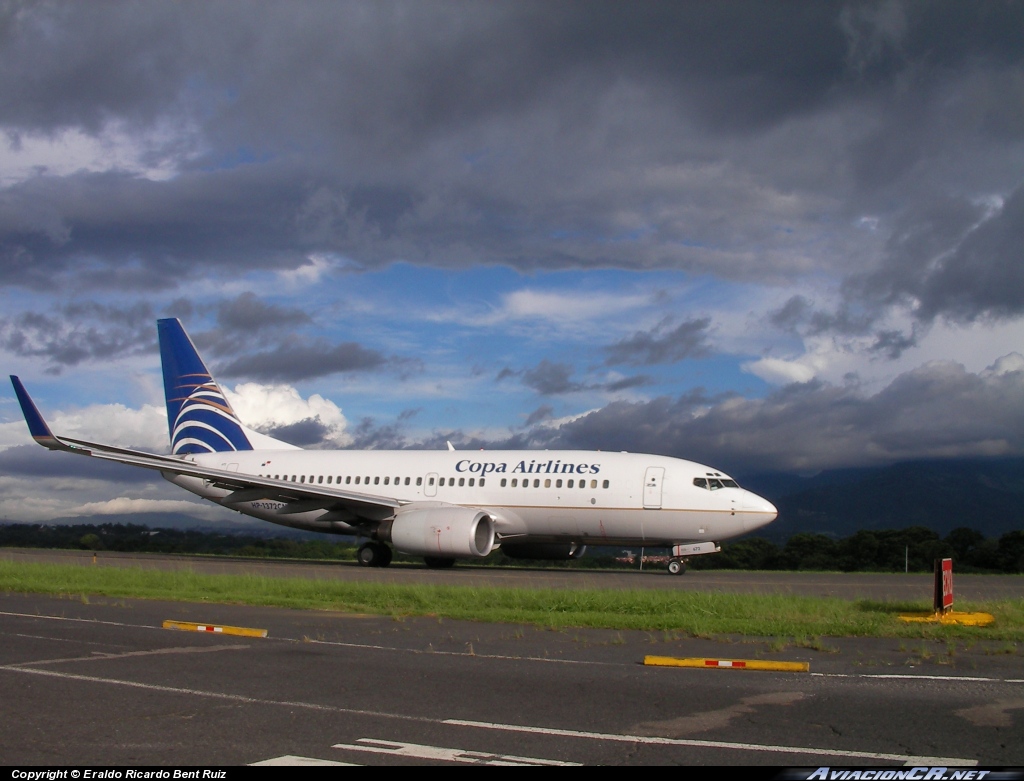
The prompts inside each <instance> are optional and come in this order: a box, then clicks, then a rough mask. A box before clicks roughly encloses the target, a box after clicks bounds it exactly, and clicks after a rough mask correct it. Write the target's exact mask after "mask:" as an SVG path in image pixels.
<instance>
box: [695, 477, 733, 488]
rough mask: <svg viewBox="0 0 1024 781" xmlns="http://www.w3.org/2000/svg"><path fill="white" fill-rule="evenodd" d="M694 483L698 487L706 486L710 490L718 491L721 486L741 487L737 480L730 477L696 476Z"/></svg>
mask: <svg viewBox="0 0 1024 781" xmlns="http://www.w3.org/2000/svg"><path fill="white" fill-rule="evenodd" d="M693 484H694V485H695V486H697V487H698V488H706V489H707V490H708V491H717V490H718V489H719V488H739V485H738V484H737V483H736V481H735V480H730V479H729V478H728V477H695V478H693Z"/></svg>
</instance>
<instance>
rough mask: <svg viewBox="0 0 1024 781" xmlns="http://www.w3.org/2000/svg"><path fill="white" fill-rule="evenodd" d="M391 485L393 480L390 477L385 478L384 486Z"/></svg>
mask: <svg viewBox="0 0 1024 781" xmlns="http://www.w3.org/2000/svg"><path fill="white" fill-rule="evenodd" d="M390 484H391V478H390V477H385V478H384V485H390Z"/></svg>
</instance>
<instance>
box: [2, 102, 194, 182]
mask: <svg viewBox="0 0 1024 781" xmlns="http://www.w3.org/2000/svg"><path fill="white" fill-rule="evenodd" d="M172 124H173V127H172ZM0 132H2V129H0ZM196 138H197V131H196V128H195V127H190V126H189V123H187V122H185V121H184V120H183V119H181V118H177V119H175V121H174V122H173V123H171V122H170V121H169V120H168V121H166V122H162V123H158V124H157V125H155V126H154V127H152V128H150V129H149V130H145V131H140V130H139V129H138V128H134V127H126V126H122V125H121V124H119V123H109V124H108V125H106V126H105V127H104V128H103V130H101V131H100V132H99V133H97V134H91V133H86V132H84V131H83V130H81V129H79V128H66V129H64V130H61V131H58V132H55V133H31V134H29V133H24V132H21V131H18V132H15V131H7V132H6V133H5V134H3V135H0V187H10V186H12V185H15V184H18V183H19V182H23V181H25V180H27V179H31V178H33V177H35V176H39V175H44V174H45V175H49V176H68V175H70V174H75V173H79V172H87V173H98V172H104V171H119V172H123V173H130V174H135V175H136V176H140V177H143V178H145V179H150V180H152V181H164V180H167V179H171V178H173V177H174V176H175V175H177V173H178V166H179V165H180V163H181V162H182V161H183V160H185V159H188V158H191V157H194V156H196V155H197V154H198V152H199V150H198V148H197V144H196V141H195V139H196Z"/></svg>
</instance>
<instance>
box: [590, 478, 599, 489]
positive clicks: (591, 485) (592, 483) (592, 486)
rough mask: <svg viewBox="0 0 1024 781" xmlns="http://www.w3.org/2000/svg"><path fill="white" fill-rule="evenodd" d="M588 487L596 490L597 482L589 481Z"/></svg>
mask: <svg viewBox="0 0 1024 781" xmlns="http://www.w3.org/2000/svg"><path fill="white" fill-rule="evenodd" d="M590 487H591V488H597V480H591V481H590Z"/></svg>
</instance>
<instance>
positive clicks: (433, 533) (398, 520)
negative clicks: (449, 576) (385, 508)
mask: <svg viewBox="0 0 1024 781" xmlns="http://www.w3.org/2000/svg"><path fill="white" fill-rule="evenodd" d="M389 536H390V538H391V542H392V544H394V546H395V549H396V550H398V551H401V552H402V553H408V554H410V555H413V556H431V557H436V558H456V559H460V558H461V559H482V558H483V557H484V556H486V555H487V554H489V553H490V552H491V551H492V550H494V521H493V519H492V518H491V516H489V515H488V514H487V513H485V512H484V511H483V510H475V509H473V508H472V507H458V506H456V505H438V506H431V507H423V506H422V505H420V506H412V507H409V508H406V509H402V510H399V511H398V513H397V514H396V515H395V519H394V521H392V522H391V529H390V535H389Z"/></svg>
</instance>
